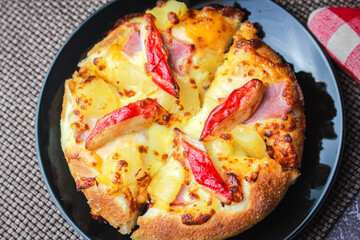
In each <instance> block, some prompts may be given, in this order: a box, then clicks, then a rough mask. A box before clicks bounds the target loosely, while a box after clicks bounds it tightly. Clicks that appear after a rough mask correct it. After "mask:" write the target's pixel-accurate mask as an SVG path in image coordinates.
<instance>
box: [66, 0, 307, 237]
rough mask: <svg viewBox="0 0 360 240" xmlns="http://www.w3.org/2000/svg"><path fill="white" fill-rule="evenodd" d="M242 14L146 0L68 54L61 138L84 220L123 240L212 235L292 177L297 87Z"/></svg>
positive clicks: (297, 157)
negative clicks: (76, 53) (84, 48)
mask: <svg viewBox="0 0 360 240" xmlns="http://www.w3.org/2000/svg"><path fill="white" fill-rule="evenodd" d="M243 16H244V13H243V12H242V11H241V10H239V9H237V8H236V7H230V6H225V7H220V6H206V7H204V8H202V9H201V10H196V9H188V8H187V6H186V5H185V4H184V3H181V2H176V1H172V0H169V1H158V2H157V3H156V7H154V8H153V9H149V10H147V11H146V12H145V13H141V14H130V15H127V16H125V17H124V18H122V19H120V20H118V21H117V22H116V24H115V25H114V28H113V29H112V30H111V31H110V32H109V34H108V35H107V36H106V37H105V38H104V39H103V40H102V41H100V42H99V43H97V44H96V45H95V46H94V47H93V48H92V49H91V50H90V51H89V52H88V54H87V57H86V58H85V59H83V60H82V61H81V62H80V63H79V69H78V71H76V72H75V73H74V74H73V76H72V78H71V79H68V80H67V81H66V83H65V93H64V98H63V110H62V115H61V144H62V148H63V151H64V155H65V157H66V159H67V162H68V165H69V169H70V171H71V174H72V176H73V178H74V180H75V182H76V186H77V189H78V190H79V191H82V192H83V193H84V195H85V196H86V198H87V200H88V204H89V205H90V208H91V215H92V216H93V217H94V218H96V219H100V218H102V219H104V220H106V221H107V222H108V223H109V224H110V225H112V226H113V227H115V228H117V229H118V230H119V231H120V232H121V233H122V234H131V233H132V235H131V237H132V238H133V239H142V240H143V239H197V240H198V239H224V238H227V237H230V236H234V235H236V234H239V233H241V232H243V231H245V230H246V229H248V228H250V227H251V226H253V225H254V224H256V223H258V222H259V221H261V220H262V219H263V218H264V217H266V216H267V215H268V214H269V213H270V212H271V211H273V210H274V209H275V207H276V206H277V204H278V203H279V202H280V200H281V199H282V198H283V196H284V194H285V193H286V191H287V189H288V188H289V186H290V185H291V184H292V183H294V182H295V180H296V179H297V177H298V176H299V175H300V173H299V171H298V168H300V165H301V157H302V151H303V142H304V131H305V116H304V110H303V105H304V101H303V96H302V92H301V89H300V87H299V85H298V83H297V81H296V79H295V75H294V73H293V72H292V70H291V68H290V67H289V65H288V64H286V63H283V62H282V59H281V57H280V56H278V55H277V54H276V53H275V52H274V51H273V50H272V49H271V48H270V47H269V46H268V45H266V44H265V43H264V42H263V41H262V40H261V39H260V38H259V37H257V35H256V34H257V30H256V28H255V27H254V26H253V25H252V24H251V23H250V22H249V21H242V18H243ZM135 226H138V228H137V229H136V230H135V231H133V229H134V227H135Z"/></svg>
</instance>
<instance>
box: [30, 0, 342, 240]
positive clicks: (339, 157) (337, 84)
mask: <svg viewBox="0 0 360 240" xmlns="http://www.w3.org/2000/svg"><path fill="white" fill-rule="evenodd" d="M117 1H118V0H112V1H110V2H108V3H106V4H104V5H102V6H101V7H100V8H99V9H97V10H96V11H95V12H93V13H92V14H90V15H89V16H88V17H87V18H86V19H85V20H84V21H82V22H81V23H80V24H79V26H78V27H76V29H75V30H74V31H73V32H72V33H71V34H70V35H69V36H68V37H67V39H66V41H65V42H64V43H63V44H62V46H61V47H60V49H59V50H58V52H57V53H56V55H55V57H54V59H53V61H52V62H51V64H50V66H49V69H48V71H47V73H46V75H45V77H44V80H43V83H42V87H41V90H40V93H39V95H38V96H39V97H38V102H37V106H36V116H35V147H36V157H37V160H38V164H39V167H40V172H41V175H42V178H43V180H44V182H45V185H46V188H47V191H48V192H49V194H50V196H51V199H52V201H53V202H54V203H55V205H56V207H57V209H58V210H59V211H60V213H61V215H62V217H64V218H65V220H66V221H67V222H68V223H69V224H70V226H71V227H73V228H74V229H75V230H76V231H77V233H79V234H80V235H81V236H82V237H83V238H85V239H91V238H90V237H89V236H87V235H86V234H85V233H84V232H83V231H82V230H81V229H80V228H79V227H78V226H77V225H76V224H75V222H74V221H73V220H72V219H70V217H69V216H68V214H67V213H66V212H65V210H64V209H63V207H62V206H61V204H60V200H59V199H58V198H57V197H56V196H55V194H54V190H53V188H52V187H51V186H50V183H49V179H48V176H47V173H45V170H44V164H43V159H42V154H41V151H40V142H39V141H40V140H39V138H40V137H39V135H40V132H39V131H40V130H39V129H40V127H39V118H40V107H41V105H42V102H43V101H44V100H43V95H44V89H45V86H46V83H47V81H48V79H49V76H50V74H51V72H52V69H53V67H54V65H55V64H56V62H57V60H58V58H59V56H60V55H61V53H62V51H63V50H64V48H65V47H66V46H67V45H68V44H69V42H70V41H71V39H72V38H73V37H74V36H75V35H76V34H77V33H78V32H79V30H80V29H81V28H82V27H83V26H84V25H85V24H86V23H87V22H88V21H89V20H90V19H92V18H93V17H94V16H95V15H97V14H98V13H99V12H101V11H102V10H103V9H105V8H107V7H109V6H110V5H112V4H114V3H115V2H117ZM244 1H249V0H244ZM262 1H266V2H268V3H270V4H273V5H275V6H276V7H277V8H278V9H279V10H281V11H283V12H284V13H285V14H287V15H289V16H290V17H291V18H292V20H294V22H295V23H296V25H297V27H298V28H300V29H301V30H302V31H303V32H304V33H305V34H306V35H307V36H308V37H309V39H311V41H312V43H313V45H314V46H316V48H317V49H318V51H319V53H320V54H321V57H322V59H324V61H325V63H326V64H327V65H328V67H329V69H330V70H331V74H332V75H333V80H335V81H334V83H335V84H334V87H335V90H336V93H337V94H338V95H339V99H340V103H339V107H340V109H336V110H337V111H338V112H340V114H339V118H340V119H339V122H340V127H339V130H340V132H339V136H338V138H339V149H338V150H339V151H338V152H337V156H336V160H335V162H334V165H333V170H332V172H330V174H329V176H328V180H327V183H326V184H325V185H324V187H323V190H322V193H321V195H320V197H319V200H318V201H317V202H316V204H314V205H313V206H312V208H311V210H310V212H309V213H308V214H307V215H306V217H305V218H304V219H303V220H302V221H301V222H300V224H299V225H298V226H297V227H296V228H294V230H293V231H292V232H291V233H289V234H288V236H286V237H285V238H284V240H288V239H291V238H293V237H295V236H296V235H297V234H299V233H300V232H301V230H302V229H304V228H305V227H306V226H307V224H308V223H309V222H310V221H311V220H312V219H313V217H314V216H315V215H316V213H317V212H318V211H319V210H320V208H321V206H322V205H323V204H324V202H325V200H326V199H327V197H328V195H329V193H330V191H331V189H332V188H333V185H334V183H335V180H336V177H337V175H338V172H339V168H340V165H341V162H342V155H343V151H344V142H345V134H346V131H345V130H346V125H345V124H346V122H345V112H344V100H343V94H342V91H341V88H340V82H339V79H338V77H337V74H336V72H335V71H334V65H333V63H332V61H331V59H330V57H329V55H328V54H327V52H326V51H325V49H324V47H323V46H322V45H321V44H320V43H319V42H318V41H317V40H316V38H315V37H314V35H313V34H312V33H311V32H310V31H309V30H308V29H307V28H306V27H305V26H304V25H303V24H302V23H301V22H300V21H299V20H298V19H297V18H296V17H295V16H294V15H292V14H291V13H290V12H288V11H287V10H286V9H284V8H283V7H282V6H280V5H279V4H277V3H275V2H273V1H271V0H262ZM224 2H229V1H226V0H225V1H224V0H215V1H200V2H199V3H197V5H203V4H205V3H208V4H212V3H220V4H221V3H224ZM233 2H238V3H240V5H241V0H238V1H236V0H235V1H233Z"/></svg>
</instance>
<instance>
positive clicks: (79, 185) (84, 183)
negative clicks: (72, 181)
mask: <svg viewBox="0 0 360 240" xmlns="http://www.w3.org/2000/svg"><path fill="white" fill-rule="evenodd" d="M94 185H95V177H80V179H78V180H76V190H77V191H80V190H81V189H86V188H89V187H92V186H94Z"/></svg>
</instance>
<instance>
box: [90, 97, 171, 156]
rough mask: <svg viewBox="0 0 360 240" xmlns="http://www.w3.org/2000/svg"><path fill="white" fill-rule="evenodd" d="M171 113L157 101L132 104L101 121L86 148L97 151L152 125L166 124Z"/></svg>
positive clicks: (150, 100) (98, 122) (146, 100)
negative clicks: (115, 139) (125, 135)
mask: <svg viewBox="0 0 360 240" xmlns="http://www.w3.org/2000/svg"><path fill="white" fill-rule="evenodd" d="M168 119H169V113H168V112H167V111H166V110H165V109H164V108H163V107H161V106H160V105H159V104H158V103H157V101H156V100H154V99H151V98H146V99H143V100H139V101H136V102H134V103H130V104H128V105H126V106H124V107H121V108H118V109H116V110H115V111H113V112H111V113H109V114H107V115H105V116H104V117H102V118H101V119H99V120H98V121H97V122H96V124H95V127H94V129H93V130H92V131H91V133H90V135H89V136H88V138H87V139H86V144H85V147H86V148H87V149H89V150H93V149H96V148H98V147H101V146H103V145H105V144H106V143H108V142H110V141H112V140H113V139H114V138H117V137H119V136H122V135H124V134H127V133H130V132H133V131H137V130H140V129H143V128H144V127H146V126H148V125H150V124H151V123H154V122H158V123H160V124H164V123H166V120H168Z"/></svg>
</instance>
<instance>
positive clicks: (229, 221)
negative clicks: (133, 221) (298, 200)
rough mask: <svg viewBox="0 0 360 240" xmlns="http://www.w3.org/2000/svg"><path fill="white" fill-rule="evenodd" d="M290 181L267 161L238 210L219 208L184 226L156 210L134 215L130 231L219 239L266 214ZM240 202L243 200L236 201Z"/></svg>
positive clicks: (140, 235) (137, 235)
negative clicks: (205, 218) (133, 228)
mask: <svg viewBox="0 0 360 240" xmlns="http://www.w3.org/2000/svg"><path fill="white" fill-rule="evenodd" d="M290 183H291V173H290V172H288V171H283V170H282V169H281V168H280V167H279V166H278V165H277V164H276V163H274V162H269V165H268V167H264V168H263V169H262V170H261V171H260V172H259V175H258V177H257V180H256V182H254V183H250V190H249V195H248V199H246V200H245V201H247V204H248V206H247V207H246V208H245V209H244V210H241V211H234V210H233V211H232V210H230V209H229V208H223V209H222V210H221V211H219V212H217V213H215V215H214V216H212V218H211V219H210V220H209V221H207V222H206V223H204V224H202V225H193V226H187V225H184V224H183V223H182V222H181V217H180V216H179V215H172V214H164V213H163V214H157V215H155V216H150V217H147V216H146V215H145V216H141V217H139V218H138V225H139V226H140V228H139V229H138V230H136V231H135V232H134V234H133V235H132V238H133V239H136V240H144V239H147V240H150V239H151V240H155V239H169V240H170V239H194V240H195V239H197V240H198V239H223V238H227V237H230V236H234V235H236V234H239V233H240V232H243V231H245V230H246V229H248V228H250V227H251V226H253V225H254V224H256V223H258V222H259V221H261V220H262V219H263V218H264V217H266V216H267V215H268V214H269V213H270V212H271V211H272V210H274V208H275V207H276V206H277V204H278V203H279V202H280V200H281V199H282V198H283V196H284V194H285V192H286V190H287V189H288V187H289V185H290ZM240 204H244V203H240Z"/></svg>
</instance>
